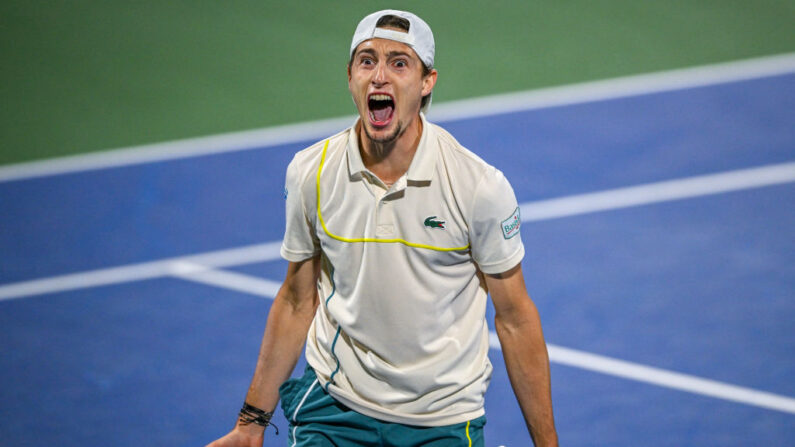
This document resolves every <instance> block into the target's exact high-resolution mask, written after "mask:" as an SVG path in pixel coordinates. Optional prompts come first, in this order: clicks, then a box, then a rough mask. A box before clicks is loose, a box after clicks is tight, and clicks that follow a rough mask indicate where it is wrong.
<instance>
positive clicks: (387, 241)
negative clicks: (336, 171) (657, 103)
mask: <svg viewBox="0 0 795 447" xmlns="http://www.w3.org/2000/svg"><path fill="white" fill-rule="evenodd" d="M328 143H329V140H326V144H324V145H323V154H322V155H321V157H320V166H318V168H317V182H316V185H315V186H316V189H317V217H318V219H319V220H320V226H321V227H323V231H324V232H325V233H326V234H327V235H328V236H329V237H330V238H332V239H336V240H338V241H340V242H348V243H356V242H376V243H380V244H396V243H397V244H403V245H406V246H408V247H414V248H425V249H428V250H435V251H462V250H468V249H469V244H467V245H465V246H463V247H450V248H448V247H435V246H433V245H427V244H418V243H416V242H409V241H406V240H404V239H378V238H367V237H360V238H349V237H342V236H337V235H336V234H334V233H332V232H331V231H329V230H328V228H327V227H326V222H325V221H324V220H323V214H322V213H321V212H320V173H321V172H323V164H324V163H325V161H326V150H327V149H328ZM467 434H468V432H467Z"/></svg>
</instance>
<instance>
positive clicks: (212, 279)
mask: <svg viewBox="0 0 795 447" xmlns="http://www.w3.org/2000/svg"><path fill="white" fill-rule="evenodd" d="M173 275H174V276H176V277H179V278H183V279H187V280H191V281H196V282H199V283H202V284H210V285H213V286H216V287H221V288H226V289H231V290H235V291H239V292H244V293H249V294H251V295H254V296H260V297H263V298H268V299H273V298H274V297H275V296H276V292H278V290H279V286H280V284H279V283H277V282H275V281H270V280H266V279H261V278H256V277H253V276H249V275H244V274H241V273H234V272H226V271H222V270H216V269H211V268H207V267H203V266H201V265H196V264H192V263H186V262H182V263H176V264H175V265H174V273H173ZM489 346H490V347H491V348H492V349H497V350H501V345H500V341H499V338H498V337H497V334H496V333H495V332H493V331H492V332H489ZM547 350H548V351H549V360H550V361H551V362H553V363H559V364H561V365H567V366H572V367H575V368H580V369H585V370H588V371H594V372H598V373H602V374H606V375H610V376H616V377H622V378H624V379H629V380H635V381H638V382H644V383H650V384H652V385H657V386H661V387H664V388H672V389H676V390H680V391H686V392H689V393H694V394H700V395H703V396H709V397H715V398H718V399H724V400H729V401H732V402H739V403H743V404H747V405H752V406H755V407H761V408H766V409H769V410H777V411H783V412H786V413H792V414H795V399H793V398H790V397H786V396H780V395H777V394H773V393H768V392H764V391H758V390H754V389H751V388H744V387H739V386H736V385H731V384H727V383H723V382H718V381H715V380H709V379H703V378H701V377H696V376H691V375H687V374H681V373H677V372H673V371H668V370H665V369H660V368H654V367H650V366H645V365H641V364H638V363H632V362H627V361H624V360H618V359H614V358H610V357H606V356H602V355H596V354H591V353H588V352H583V351H578V350H574V349H569V348H564V347H561V346H556V345H552V344H548V345H547Z"/></svg>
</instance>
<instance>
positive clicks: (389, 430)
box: [279, 366, 486, 447]
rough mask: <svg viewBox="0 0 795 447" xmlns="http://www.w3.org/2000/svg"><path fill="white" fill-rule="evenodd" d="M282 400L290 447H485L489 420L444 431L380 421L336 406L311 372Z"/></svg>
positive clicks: (282, 391) (284, 391) (288, 385)
mask: <svg viewBox="0 0 795 447" xmlns="http://www.w3.org/2000/svg"><path fill="white" fill-rule="evenodd" d="M279 396H280V398H281V401H282V409H283V410H284V415H285V417H287V420H288V421H289V422H290V427H289V433H288V435H287V436H288V444H287V445H288V446H290V447H326V446H340V447H347V446H363V447H364V446H366V447H372V446H382V447H409V446H417V447H419V446H423V447H427V446H436V447H451V446H462V447H483V446H484V441H483V426H484V425H486V417H485V416H481V417H479V418H477V419H473V420H471V421H468V422H462V423H460V424H453V425H446V426H442V427H420V426H415V425H405V424H398V423H394V422H385V421H381V420H378V419H374V418H371V417H369V416H365V415H363V414H361V413H357V412H355V411H353V410H351V409H350V408H348V407H346V406H344V405H342V404H340V403H339V402H337V401H336V400H334V399H333V398H332V397H331V396H329V394H328V393H327V392H326V391H325V390H324V389H323V387H322V386H320V382H318V380H317V376H316V375H315V371H314V370H313V369H312V368H311V367H308V366H307V368H306V371H305V372H304V376H303V377H301V378H299V379H290V380H288V381H287V382H284V384H283V385H282V386H281V387H280V388H279Z"/></svg>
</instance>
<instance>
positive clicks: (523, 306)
mask: <svg viewBox="0 0 795 447" xmlns="http://www.w3.org/2000/svg"><path fill="white" fill-rule="evenodd" d="M484 276H485V278H486V285H487V287H488V289H489V293H490V294H491V299H492V301H493V303H494V308H495V310H496V317H495V323H494V325H495V327H496V329H497V336H498V337H499V339H500V345H501V346H502V353H503V357H504V358H505V366H506V367H507V369H508V377H509V378H510V380H511V386H512V387H513V391H514V394H515V395H516V399H517V400H518V401H519V407H521V409H522V414H523V415H524V419H525V422H526V424H527V428H528V430H530V436H531V437H532V438H533V442H534V443H535V445H536V446H538V447H540V446H545V447H546V446H557V445H558V436H557V432H556V431H555V421H554V418H553V416H552V394H551V390H550V379H549V355H548V354H547V347H546V343H545V342H544V334H543V332H542V331H541V320H540V318H539V316H538V310H537V309H536V306H535V304H533V301H532V300H530V296H529V295H528V294H527V288H526V287H525V283H524V277H523V275H522V266H521V264H519V265H517V266H516V267H514V268H512V269H510V270H508V271H506V272H504V273H499V274H485V275H484Z"/></svg>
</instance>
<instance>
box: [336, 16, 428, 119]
mask: <svg viewBox="0 0 795 447" xmlns="http://www.w3.org/2000/svg"><path fill="white" fill-rule="evenodd" d="M375 27H376V28H397V29H402V30H403V31H405V32H409V27H411V22H409V21H408V20H407V19H404V18H403V17H398V16H396V15H392V14H386V15H383V16H381V18H379V19H378V21H377V22H376V23H375ZM420 63H421V64H422V77H423V78H424V77H425V76H428V75H429V74H430V73H431V67H429V66H427V65H425V62H423V61H422V59H420ZM352 64H353V54H351V58H350V60H349V61H348V71H350V69H351V65H352ZM430 99H431V94H430V93H428V94H427V95H425V96H423V97H422V102H421V103H420V108H423V107H425V105H426V104H427V103H428V101H429V100H430Z"/></svg>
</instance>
